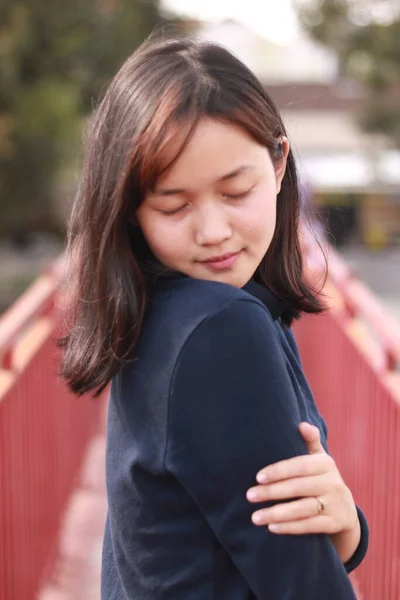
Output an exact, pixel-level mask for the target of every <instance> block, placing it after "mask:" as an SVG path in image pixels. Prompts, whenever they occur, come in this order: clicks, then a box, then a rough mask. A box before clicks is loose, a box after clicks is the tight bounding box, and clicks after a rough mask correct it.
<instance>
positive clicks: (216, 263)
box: [201, 250, 242, 271]
mask: <svg viewBox="0 0 400 600" xmlns="http://www.w3.org/2000/svg"><path fill="white" fill-rule="evenodd" d="M241 252H242V251H241V250H239V252H228V253H227V254H220V255H219V256H212V257H211V258H208V259H207V260H202V261H201V262H202V264H204V265H207V266H208V267H211V268H212V269H215V270H218V271H219V270H223V269H229V268H230V267H232V265H233V264H234V263H235V262H236V259H237V258H238V256H239V254H240V253H241Z"/></svg>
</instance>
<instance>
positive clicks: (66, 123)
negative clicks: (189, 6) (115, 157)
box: [0, 0, 161, 233]
mask: <svg viewBox="0 0 400 600" xmlns="http://www.w3.org/2000/svg"><path fill="white" fill-rule="evenodd" d="M160 22H161V19H160V16H159V12H158V0H129V1H128V0H126V1H123V0H83V1H82V0H68V1H65V0H53V1H52V2H48V1H45V0H0V208H1V222H0V232H3V233H4V231H7V230H8V231H10V230H20V231H21V230H24V229H30V228H32V227H34V226H40V225H43V224H46V222H47V223H48V221H49V219H50V218H51V214H52V209H51V203H52V195H53V194H54V182H55V178H56V176H57V173H58V168H59V165H60V164H61V163H62V162H63V161H64V162H65V161H68V160H70V159H71V154H72V155H73V154H76V148H77V140H79V138H80V130H81V124H82V120H83V118H84V116H85V115H86V114H87V113H88V111H90V109H91V108H92V105H93V104H95V103H96V102H97V99H98V96H99V94H100V93H101V91H102V89H103V88H104V86H105V85H106V83H107V81H108V80H109V79H110V77H111V76H112V75H113V74H114V72H115V71H116V70H117V69H118V67H119V65H120V64H121V63H122V62H123V60H124V59H125V58H126V56H128V54H130V53H131V52H133V50H134V49H135V48H136V47H137V46H138V44H139V43H140V42H141V41H142V40H143V39H144V38H145V37H146V36H147V35H148V34H149V33H150V32H151V31H152V30H153V29H154V27H156V26H157V25H158V24H159V23H160Z"/></svg>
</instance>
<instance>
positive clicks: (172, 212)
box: [160, 188, 254, 216]
mask: <svg viewBox="0 0 400 600" xmlns="http://www.w3.org/2000/svg"><path fill="white" fill-rule="evenodd" d="M253 189H254V188H250V189H249V190H247V191H246V192H243V193H242V194H222V196H223V198H228V199H229V200H240V199H242V198H245V197H246V196H248V195H249V194H250V192H252V191H253ZM186 206H187V204H183V205H182V206H180V207H179V208H176V209H175V210H169V211H166V210H161V211H160V212H161V213H162V214H163V215H167V216H172V215H176V214H177V213H180V212H182V211H183V210H184V209H185V208H186Z"/></svg>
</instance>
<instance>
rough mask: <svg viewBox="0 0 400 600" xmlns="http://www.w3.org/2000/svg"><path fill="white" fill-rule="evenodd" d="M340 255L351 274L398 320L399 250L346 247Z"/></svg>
mask: <svg viewBox="0 0 400 600" xmlns="http://www.w3.org/2000/svg"><path fill="white" fill-rule="evenodd" d="M340 253H341V255H342V256H343V258H344V259H345V260H346V262H347V264H348V265H349V266H350V267H351V268H352V270H353V272H354V273H355V274H356V275H357V276H358V277H359V278H360V279H362V280H363V281H364V283H366V284H367V285H368V287H369V288H370V289H371V290H372V291H373V292H374V293H375V294H376V295H377V296H378V298H379V299H380V300H381V301H382V302H383V303H384V304H385V306H386V307H387V308H388V309H389V311H390V312H391V313H392V314H393V315H394V316H395V317H397V318H398V319H400V248H390V249H386V250H379V251H372V250H368V249H366V248H364V247H361V246H348V247H345V248H341V249H340Z"/></svg>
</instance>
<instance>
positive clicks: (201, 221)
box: [195, 202, 232, 247]
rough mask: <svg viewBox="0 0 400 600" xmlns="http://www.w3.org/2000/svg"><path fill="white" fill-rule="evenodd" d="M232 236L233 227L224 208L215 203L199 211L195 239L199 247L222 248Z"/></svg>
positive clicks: (196, 218)
mask: <svg viewBox="0 0 400 600" xmlns="http://www.w3.org/2000/svg"><path fill="white" fill-rule="evenodd" d="M231 236H232V227H231V224H230V221H229V218H228V215H227V214H226V213H225V211H224V208H223V207H218V206H216V205H215V204H214V203H213V202H210V203H207V205H204V206H202V207H201V208H199V209H198V211H197V213H196V217H195V239H196V243H197V244H198V245H199V246H216V247H217V246H220V245H221V244H222V243H223V242H225V241H226V240H228V239H229V238H230V237H231Z"/></svg>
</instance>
